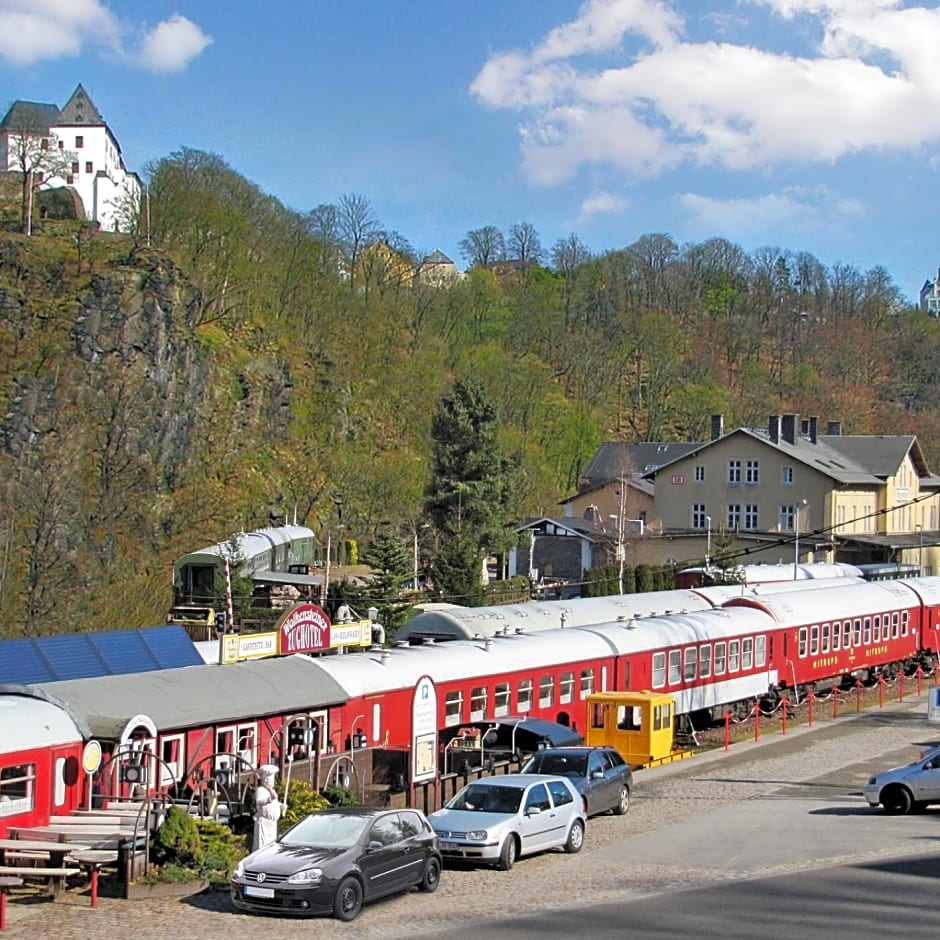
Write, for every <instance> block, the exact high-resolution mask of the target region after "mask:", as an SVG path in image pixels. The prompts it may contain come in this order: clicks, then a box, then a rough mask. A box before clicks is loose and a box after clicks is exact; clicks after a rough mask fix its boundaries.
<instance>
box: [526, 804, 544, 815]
mask: <svg viewBox="0 0 940 940" xmlns="http://www.w3.org/2000/svg"><path fill="white" fill-rule="evenodd" d="M541 812H542V807H541V806H529V807H527V808H526V811H525V814H526V816H538V814H539V813H541Z"/></svg>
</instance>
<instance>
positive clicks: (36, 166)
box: [3, 101, 77, 235]
mask: <svg viewBox="0 0 940 940" xmlns="http://www.w3.org/2000/svg"><path fill="white" fill-rule="evenodd" d="M56 114H58V112H57V111H56ZM50 116H51V115H50V114H47V113H46V111H45V109H44V108H43V106H42V105H32V104H30V103H29V102H22V101H20V102H17V103H16V104H15V105H14V106H13V107H12V108H11V109H10V111H9V113H8V114H7V116H6V118H4V121H3V127H4V129H5V130H6V132H7V151H8V153H9V157H10V159H11V161H12V163H13V165H14V166H15V167H16V169H17V170H19V172H20V173H21V174H22V177H23V182H22V186H23V201H22V206H23V234H24V235H31V234H32V232H33V196H34V195H35V193H36V192H38V191H39V190H40V189H42V188H43V187H45V186H49V185H51V184H52V183H53V182H56V181H64V180H65V179H66V177H67V176H68V174H69V173H70V172H71V169H72V163H73V162H74V161H75V160H76V159H77V158H76V156H75V154H74V153H73V152H72V151H71V150H65V148H64V146H63V145H62V142H61V141H60V140H59V138H58V137H57V136H56V135H55V134H53V133H52V132H51V131H50V130H49V121H48V119H49V118H50Z"/></svg>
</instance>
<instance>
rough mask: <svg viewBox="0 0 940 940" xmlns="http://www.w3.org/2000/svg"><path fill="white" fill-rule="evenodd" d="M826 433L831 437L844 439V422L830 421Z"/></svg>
mask: <svg viewBox="0 0 940 940" xmlns="http://www.w3.org/2000/svg"><path fill="white" fill-rule="evenodd" d="M826 433H827V434H828V435H830V436H831V437H842V422H841V421H829V422H827V424H826Z"/></svg>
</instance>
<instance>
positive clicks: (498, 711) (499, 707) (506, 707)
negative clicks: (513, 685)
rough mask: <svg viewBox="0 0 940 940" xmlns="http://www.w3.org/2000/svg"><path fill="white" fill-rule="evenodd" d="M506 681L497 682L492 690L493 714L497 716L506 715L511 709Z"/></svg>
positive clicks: (510, 698)
mask: <svg viewBox="0 0 940 940" xmlns="http://www.w3.org/2000/svg"><path fill="white" fill-rule="evenodd" d="M509 689H510V686H509V683H508V682H497V683H496V688H495V689H494V690H493V692H494V694H493V714H494V715H495V716H496V717H497V718H501V717H502V716H503V715H508V714H509V712H510V711H511V709H512V696H511V695H510V692H509Z"/></svg>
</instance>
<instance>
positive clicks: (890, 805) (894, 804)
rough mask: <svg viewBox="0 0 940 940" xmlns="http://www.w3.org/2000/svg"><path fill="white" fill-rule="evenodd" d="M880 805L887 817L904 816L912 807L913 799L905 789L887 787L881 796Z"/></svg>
mask: <svg viewBox="0 0 940 940" xmlns="http://www.w3.org/2000/svg"><path fill="white" fill-rule="evenodd" d="M881 805H882V806H883V807H884V810H885V812H886V813H887V814H888V815H889V816H904V815H905V814H907V813H909V812H910V811H911V809H912V808H913V806H914V798H913V797H912V796H911V791H910V790H908V789H907V787H888V788H887V789H886V790H885V791H884V793H882V794H881Z"/></svg>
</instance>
